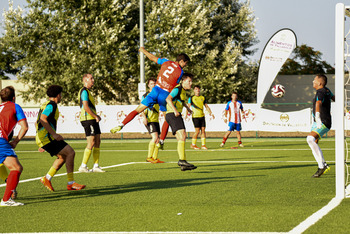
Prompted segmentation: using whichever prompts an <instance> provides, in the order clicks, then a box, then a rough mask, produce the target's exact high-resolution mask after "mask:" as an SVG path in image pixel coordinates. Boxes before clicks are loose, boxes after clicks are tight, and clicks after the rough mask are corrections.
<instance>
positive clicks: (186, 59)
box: [176, 53, 191, 62]
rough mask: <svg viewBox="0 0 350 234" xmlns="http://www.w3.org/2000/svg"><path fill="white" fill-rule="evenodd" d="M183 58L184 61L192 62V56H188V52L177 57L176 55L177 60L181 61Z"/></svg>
mask: <svg viewBox="0 0 350 234" xmlns="http://www.w3.org/2000/svg"><path fill="white" fill-rule="evenodd" d="M181 60H183V61H184V62H187V61H188V62H190V61H191V60H190V57H188V55H187V54H185V53H181V54H178V55H177V57H176V62H180V61H181Z"/></svg>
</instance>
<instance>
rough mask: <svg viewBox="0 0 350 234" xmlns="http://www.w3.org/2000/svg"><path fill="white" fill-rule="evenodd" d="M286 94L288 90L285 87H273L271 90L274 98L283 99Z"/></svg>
mask: <svg viewBox="0 0 350 234" xmlns="http://www.w3.org/2000/svg"><path fill="white" fill-rule="evenodd" d="M285 93H286V89H285V88H284V86H283V85H280V84H278V85H275V86H273V88H272V89H271V94H272V96H273V97H274V98H281V97H283V96H284V94H285Z"/></svg>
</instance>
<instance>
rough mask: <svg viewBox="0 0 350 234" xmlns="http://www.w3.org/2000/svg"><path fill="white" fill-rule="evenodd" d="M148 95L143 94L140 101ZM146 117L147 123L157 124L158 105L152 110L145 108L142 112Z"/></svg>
mask: <svg viewBox="0 0 350 234" xmlns="http://www.w3.org/2000/svg"><path fill="white" fill-rule="evenodd" d="M147 94H148V93H145V94H144V95H143V96H142V100H143V99H144V98H145V97H146V96H147ZM144 113H145V115H146V117H147V122H148V123H158V122H159V105H158V104H154V105H153V107H152V108H147V109H146V110H145V111H144Z"/></svg>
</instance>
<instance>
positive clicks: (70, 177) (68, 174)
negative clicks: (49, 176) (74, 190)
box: [67, 172, 74, 185]
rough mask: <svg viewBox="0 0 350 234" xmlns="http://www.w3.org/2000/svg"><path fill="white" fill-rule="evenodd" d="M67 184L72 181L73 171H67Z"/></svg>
mask: <svg viewBox="0 0 350 234" xmlns="http://www.w3.org/2000/svg"><path fill="white" fill-rule="evenodd" d="M67 179H68V184H69V185H71V184H73V183H74V176H73V172H70V173H67Z"/></svg>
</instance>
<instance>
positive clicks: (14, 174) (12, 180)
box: [2, 171, 21, 201]
mask: <svg viewBox="0 0 350 234" xmlns="http://www.w3.org/2000/svg"><path fill="white" fill-rule="evenodd" d="M20 175H21V172H20V171H11V172H10V174H9V176H8V177H7V185H6V189H5V194H4V197H3V198H2V200H3V201H8V200H9V199H10V197H11V195H12V192H13V190H15V189H16V187H17V184H18V182H19V177H20Z"/></svg>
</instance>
